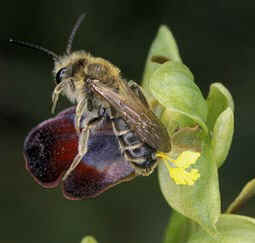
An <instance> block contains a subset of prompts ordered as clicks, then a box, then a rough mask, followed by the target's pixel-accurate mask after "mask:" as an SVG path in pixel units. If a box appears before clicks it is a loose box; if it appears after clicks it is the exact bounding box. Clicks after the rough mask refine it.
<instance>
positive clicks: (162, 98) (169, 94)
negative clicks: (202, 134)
mask: <svg viewBox="0 0 255 243" xmlns="http://www.w3.org/2000/svg"><path fill="white" fill-rule="evenodd" d="M150 90H151V92H152V94H153V96H154V97H155V99H156V100H157V101H158V102H159V103H160V104H161V105H162V106H164V107H165V108H166V109H168V110H170V111H174V112H177V113H180V114H182V115H185V116H187V117H188V118H190V119H191V120H193V121H195V122H196V123H198V124H199V125H200V126H201V127H202V128H203V129H204V131H206V132H207V126H206V124H205V122H206V117H207V104H206V101H205V100H204V98H203V95H202V93H201V91H200V89H199V88H198V87H197V85H196V84H195V83H194V81H193V75H192V73H191V72H190V70H189V69H188V68H187V67H186V66H185V65H184V64H182V63H178V62H172V61H169V62H166V63H164V64H162V65H161V66H160V67H159V68H158V69H157V70H156V71H155V72H154V73H153V74H152V76H151V79H150ZM177 122H178V121H177Z"/></svg>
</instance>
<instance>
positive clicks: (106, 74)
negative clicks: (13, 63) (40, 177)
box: [10, 14, 171, 180]
mask: <svg viewBox="0 0 255 243" xmlns="http://www.w3.org/2000/svg"><path fill="white" fill-rule="evenodd" d="M84 17H85V14H82V15H81V16H80V17H79V18H78V20H77V22H76V23H75V25H74V28H73V30H72V32H71V35H70V37H69V40H68V44H67V48H66V52H65V54H64V55H63V56H59V55H57V54H56V53H54V52H53V51H50V50H48V49H46V48H43V47H41V46H39V45H35V44H30V43H27V42H23V41H18V40H13V39H11V40H10V41H11V42H13V43H15V44H18V45H22V46H26V47H30V48H33V49H37V50H40V51H42V52H45V53H47V54H48V55H49V56H51V57H52V58H53V60H54V70H53V74H54V77H55V82H56V87H55V89H54V91H53V94H52V103H53V105H52V112H54V110H55V107H56V104H57V102H58V98H59V95H60V94H63V95H65V96H66V97H67V98H68V99H69V100H70V101H71V102H73V103H76V104H77V106H76V111H75V113H76V115H75V128H76V131H77V133H78V136H79V145H78V153H77V155H76V157H75V158H74V160H73V162H72V164H71V166H70V167H69V168H68V170H67V171H66V173H65V175H64V177H63V180H65V179H66V178H67V177H68V175H69V174H70V173H71V172H72V171H73V170H74V169H75V168H76V166H77V165H78V164H79V163H80V161H81V160H82V158H83V156H84V155H85V154H86V152H87V148H88V140H89V137H90V135H91V134H93V131H95V129H96V128H97V127H98V126H100V125H101V124H102V123H103V122H104V121H105V119H106V118H108V119H109V118H110V120H111V123H112V128H113V131H114V134H115V136H116V137H117V140H118V143H119V148H120V151H121V154H122V156H123V157H124V158H125V160H126V161H128V162H130V163H131V165H132V166H133V167H134V169H135V172H136V174H137V175H149V174H151V173H152V171H153V170H154V168H155V167H156V165H157V157H156V152H157V151H161V152H169V151H170V149H171V145H170V144H171V143H170V137H169V135H168V132H167V129H166V128H165V127H164V126H163V125H162V124H161V122H160V120H159V119H158V118H157V117H156V116H155V115H154V113H153V112H152V111H151V109H150V107H149V105H148V103H147V101H146V98H145V96H144V95H143V91H142V89H141V87H140V86H139V85H138V84H136V83H135V82H134V81H129V82H127V81H126V80H125V79H124V78H123V77H122V76H121V72H120V70H119V68H118V67H116V66H115V65H113V64H112V63H111V62H109V61H107V60H106V59H103V58H100V57H94V56H92V55H91V54H89V53H87V52H85V51H72V42H73V39H74V36H75V34H76V32H77V30H78V28H79V26H80V24H81V22H82V21H83V19H84ZM84 114H86V116H84ZM83 117H85V119H83Z"/></svg>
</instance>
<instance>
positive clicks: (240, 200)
mask: <svg viewBox="0 0 255 243" xmlns="http://www.w3.org/2000/svg"><path fill="white" fill-rule="evenodd" d="M254 196H255V179H253V180H251V181H249V182H248V183H247V184H246V185H245V186H244V188H243V189H242V191H241V192H240V193H239V195H238V196H237V198H236V199H235V200H234V202H232V203H231V204H230V206H229V207H228V209H227V211H226V213H234V212H236V211H237V210H238V209H240V208H241V207H242V206H243V205H244V204H245V203H246V202H247V201H248V200H249V199H250V198H252V197H254Z"/></svg>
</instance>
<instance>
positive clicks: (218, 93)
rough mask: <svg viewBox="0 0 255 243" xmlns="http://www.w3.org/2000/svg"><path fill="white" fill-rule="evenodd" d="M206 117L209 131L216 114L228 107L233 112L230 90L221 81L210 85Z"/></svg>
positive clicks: (211, 128) (216, 116) (212, 126)
mask: <svg viewBox="0 0 255 243" xmlns="http://www.w3.org/2000/svg"><path fill="white" fill-rule="evenodd" d="M207 104H208V117H207V126H208V129H209V130H210V131H212V130H213V128H214V124H215V121H216V120H217V118H218V116H219V115H220V114H221V113H222V112H223V111H224V110H225V109H226V108H228V107H230V108H231V110H232V111H233V112H234V101H233V98H232V96H231V94H230V92H229V91H228V90H227V88H225V87H224V86H223V85H222V84H221V83H213V84H212V85H211V86H210V91H209V95H208V97H207Z"/></svg>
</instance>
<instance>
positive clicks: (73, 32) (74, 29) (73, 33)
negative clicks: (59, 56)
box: [66, 13, 86, 54]
mask: <svg viewBox="0 0 255 243" xmlns="http://www.w3.org/2000/svg"><path fill="white" fill-rule="evenodd" d="M85 17H86V13H83V14H81V15H80V17H79V18H78V19H77V21H76V23H75V25H74V27H73V29H72V32H71V34H70V36H69V39H68V42H67V47H66V53H67V54H70V53H71V49H72V43H73V39H74V36H75V34H76V32H77V30H78V28H79V27H80V25H81V23H82V21H83V20H84V18H85Z"/></svg>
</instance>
